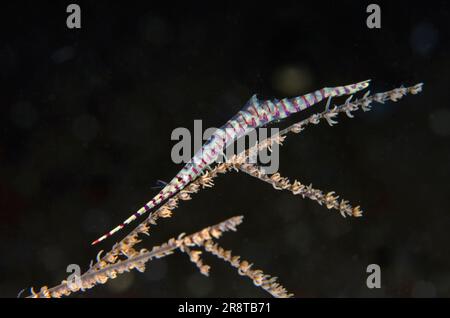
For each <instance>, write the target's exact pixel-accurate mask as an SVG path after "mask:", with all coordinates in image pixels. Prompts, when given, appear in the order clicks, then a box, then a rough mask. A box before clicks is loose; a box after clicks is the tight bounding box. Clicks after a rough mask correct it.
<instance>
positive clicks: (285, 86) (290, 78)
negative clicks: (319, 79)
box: [273, 66, 312, 96]
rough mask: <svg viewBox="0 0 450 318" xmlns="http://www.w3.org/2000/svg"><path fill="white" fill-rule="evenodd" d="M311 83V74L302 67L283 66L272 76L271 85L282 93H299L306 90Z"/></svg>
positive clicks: (289, 94) (290, 94)
mask: <svg viewBox="0 0 450 318" xmlns="http://www.w3.org/2000/svg"><path fill="white" fill-rule="evenodd" d="M311 84H312V75H311V73H310V72H309V71H308V70H307V69H306V68H304V67H299V66H283V67H281V68H279V69H277V70H276V71H275V73H274V76H273V86H274V87H275V88H276V89H277V90H279V91H280V92H281V93H282V94H283V95H288V96H294V95H299V94H300V93H304V92H305V91H307V90H308V88H309V87H310V86H311Z"/></svg>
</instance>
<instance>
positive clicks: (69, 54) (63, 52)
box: [51, 46, 75, 64]
mask: <svg viewBox="0 0 450 318" xmlns="http://www.w3.org/2000/svg"><path fill="white" fill-rule="evenodd" d="M74 56H75V50H74V49H73V47H71V46H65V47H63V48H60V49H59V50H56V51H55V52H54V53H53V54H52V57H51V58H52V60H53V62H55V63H56V64H61V63H64V62H66V61H69V60H71V59H73V57H74Z"/></svg>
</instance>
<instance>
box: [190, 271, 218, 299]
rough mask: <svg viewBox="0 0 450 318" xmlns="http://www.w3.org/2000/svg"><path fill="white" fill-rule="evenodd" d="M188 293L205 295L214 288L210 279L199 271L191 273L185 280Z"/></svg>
mask: <svg viewBox="0 0 450 318" xmlns="http://www.w3.org/2000/svg"><path fill="white" fill-rule="evenodd" d="M186 285H187V288H188V290H189V291H188V292H189V294H191V295H193V296H194V297H206V296H207V295H208V294H209V293H210V292H211V291H212V290H213V288H214V286H213V283H212V280H211V279H208V277H206V276H203V275H201V274H199V273H195V274H192V275H191V276H189V277H188V279H187V280H186Z"/></svg>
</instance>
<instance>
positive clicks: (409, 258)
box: [0, 1, 450, 297]
mask: <svg viewBox="0 0 450 318" xmlns="http://www.w3.org/2000/svg"><path fill="white" fill-rule="evenodd" d="M68 3H69V2H67V3H65V2H58V3H57V4H56V3H53V2H50V1H39V4H38V3H37V2H34V1H30V2H25V1H16V2H14V4H2V5H1V12H2V18H1V36H0V80H1V82H2V85H1V90H0V91H1V101H0V103H1V106H0V123H1V133H0V214H1V222H0V235H1V242H2V244H1V245H0V246H1V248H0V253H1V260H0V273H1V274H2V275H1V278H0V295H1V296H3V297H15V296H16V294H17V293H18V292H19V291H20V290H21V289H22V288H26V287H29V286H36V287H40V286H42V285H49V286H50V285H54V284H56V283H58V282H59V281H61V280H62V279H64V277H65V276H66V273H65V268H66V266H67V265H68V264H80V265H81V266H82V268H86V266H87V265H88V264H89V261H90V260H91V259H93V258H94V257H95V255H96V254H97V252H98V251H99V250H100V249H107V248H108V247H109V246H110V245H111V244H112V243H113V242H115V240H117V239H119V237H121V235H123V234H124V233H121V235H119V236H117V237H115V238H112V239H110V240H108V241H107V242H105V243H104V244H103V245H101V246H100V247H99V248H93V247H90V242H91V241H92V240H93V239H95V238H97V237H98V236H100V235H101V234H103V233H104V232H106V231H107V230H110V229H111V227H112V226H115V225H116V224H117V223H119V222H121V221H122V220H123V219H124V218H126V217H128V216H129V215H130V214H131V213H132V212H134V211H135V210H136V209H137V208H138V207H140V206H141V205H142V204H143V203H145V202H147V201H148V200H149V199H151V197H152V195H154V194H155V193H156V192H155V190H153V189H152V186H153V184H154V182H155V180H157V179H162V180H167V181H168V180H170V179H171V178H172V177H173V176H174V175H175V174H176V172H177V171H178V170H179V169H180V168H181V166H180V165H176V164H174V163H173V162H172V160H171V157H170V153H171V148H172V146H173V145H174V144H175V143H174V141H171V140H170V134H171V132H172V130H173V129H174V128H176V127H187V128H190V129H192V128H193V121H194V119H202V120H203V125H204V127H205V128H206V127H209V126H216V127H218V126H220V125H222V124H223V123H224V122H225V121H226V120H227V119H229V118H230V117H231V116H233V115H234V114H235V113H236V112H237V111H238V110H239V109H240V108H241V107H242V105H243V104H244V103H245V101H246V100H247V99H248V98H249V97H250V96H251V95H252V94H254V93H258V94H259V95H260V96H262V97H265V98H275V97H276V98H282V97H286V96H295V95H299V94H301V93H306V92H309V91H311V90H314V89H319V88H321V87H324V86H336V85H343V84H350V83H353V82H357V81H361V80H365V79H368V78H371V79H372V83H373V84H372V88H371V89H372V91H383V90H388V89H392V88H394V87H398V86H400V85H402V84H404V85H412V84H415V83H417V82H424V83H425V86H424V92H423V93H422V94H420V95H417V96H408V97H406V98H404V99H403V100H401V101H400V102H398V103H389V104H386V105H377V106H376V107H375V108H374V110H373V111H372V112H368V113H361V112H358V113H357V114H356V118H355V119H352V120H350V119H347V118H345V117H343V116H342V117H340V124H339V125H337V126H335V127H332V128H331V127H329V126H327V125H326V124H320V125H318V126H315V127H310V128H308V129H307V130H305V131H304V133H302V134H301V135H294V136H290V137H289V138H288V139H287V141H286V143H285V146H283V147H282V148H281V159H280V160H281V167H280V173H281V174H282V175H284V176H288V177H290V178H292V179H294V178H296V179H299V180H300V181H302V182H303V183H307V184H309V183H312V184H313V185H314V186H315V187H317V188H320V189H323V190H324V191H330V190H334V191H336V193H338V194H339V195H341V196H342V197H343V198H345V199H347V200H349V201H350V202H351V203H352V204H360V205H361V206H362V208H363V209H364V211H365V216H364V218H360V219H349V218H347V219H343V218H342V217H340V216H339V214H338V213H336V212H334V211H330V210H327V209H326V208H325V207H321V206H319V205H317V204H315V203H314V202H312V201H309V200H302V199H301V198H299V197H294V196H292V195H290V194H288V193H283V192H280V191H275V190H274V189H272V188H271V187H270V186H269V185H267V184H264V183H262V182H260V181H258V180H256V179H253V178H251V177H249V176H246V175H244V174H238V173H230V174H228V175H226V176H223V177H220V178H219V179H217V180H216V186H215V187H214V188H212V189H208V190H204V191H201V192H200V194H198V195H196V196H195V198H194V200H192V201H188V202H183V203H182V204H181V206H180V208H179V209H177V210H176V211H175V212H176V213H175V216H174V217H173V218H172V219H169V220H164V221H161V222H160V225H159V226H158V227H157V228H155V230H154V232H153V235H152V236H151V237H150V238H149V239H147V240H146V241H145V242H143V243H141V244H142V246H143V247H148V248H150V247H151V246H153V245H155V244H159V243H161V242H163V241H165V240H167V239H169V238H170V237H173V236H176V235H178V234H179V233H181V232H187V233H190V232H192V231H195V230H198V229H201V228H203V227H205V226H207V225H210V224H215V223H217V222H219V221H222V220H224V219H226V218H227V217H230V216H233V215H238V214H243V215H245V222H244V224H243V225H242V226H241V227H240V230H239V231H238V232H236V233H230V234H227V235H226V236H224V237H223V240H221V243H222V245H223V246H224V247H227V248H231V249H232V250H233V251H234V252H235V253H236V254H238V255H242V257H243V258H245V259H248V260H251V261H252V262H254V263H255V264H256V266H257V267H259V268H261V269H263V270H265V271H266V272H267V273H270V274H273V275H276V276H278V277H280V281H281V282H282V283H283V284H284V285H285V286H286V287H287V288H288V289H289V290H290V291H292V292H293V293H295V295H297V296H301V297H316V296H329V297H361V296H364V297H377V296H388V297H398V296H402V297H414V296H422V297H423V296H425V297H433V296H446V297H448V296H450V254H449V249H448V243H449V240H450V234H449V228H450V213H449V208H448V206H449V203H450V202H449V190H450V187H449V177H450V164H449V160H450V148H449V143H450V108H449V89H448V85H449V69H450V59H449V41H448V40H449V30H450V28H449V23H448V20H449V19H450V15H449V4H448V3H447V2H446V1H432V2H423V4H413V3H412V2H407V1H395V4H393V3H384V2H383V3H382V2H377V3H379V4H380V6H381V29H368V28H367V26H366V18H367V16H368V14H367V13H366V7H367V5H368V3H369V2H367V3H365V2H359V1H355V2H342V3H340V4H338V3H335V2H323V1H311V2H309V3H306V2H303V1H302V2H300V1H284V2H279V1H277V2H273V3H271V4H262V3H261V2H256V1H255V2H247V3H246V4H245V5H242V4H239V5H238V4H232V3H225V2H224V3H222V2H218V3H217V2H215V4H214V5H211V4H207V3H203V4H201V5H200V4H199V5H195V6H194V5H189V4H181V3H180V4H171V5H170V6H169V5H168V6H167V7H160V6H152V5H151V4H149V2H148V3H147V2H146V3H145V4H144V2H143V3H138V2H134V3H129V2H126V3H125V2H120V3H114V4H113V3H110V2H104V1H95V3H94V4H93V3H92V2H87V1H86V2H84V1H77V3H78V4H80V6H81V10H82V22H81V23H82V28H81V30H69V29H68V28H67V27H66V24H65V22H66V17H67V13H66V12H65V11H66V6H67V4H68ZM339 101H341V102H342V99H340V100H339ZM336 102H338V101H336ZM322 107H323V106H322V105H320V106H317V108H316V110H321V109H322ZM307 114H311V112H307ZM305 116H306V113H304V114H297V115H295V118H294V119H293V120H295V119H297V120H299V119H302V118H305ZM286 124H287V122H285V123H280V125H281V126H282V127H283V126H285V125H286ZM205 261H206V262H207V263H209V264H210V265H211V266H212V271H211V275H210V277H209V278H206V277H203V276H201V275H200V274H199V273H198V271H197V269H196V268H195V267H194V265H193V264H192V263H190V262H189V260H188V259H187V258H186V257H185V256H184V255H174V256H170V257H167V258H165V259H162V260H158V261H155V262H152V263H151V264H150V265H149V268H148V271H147V272H146V273H144V274H141V273H137V272H136V273H132V274H127V275H123V277H121V278H119V279H117V280H114V281H112V282H111V283H109V284H107V285H105V286H100V287H97V288H94V289H93V290H91V291H89V292H87V293H85V294H80V295H78V296H82V297H84V296H89V297H117V296H124V297H134V296H140V297H155V296H158V297H165V296H180V297H187V296H210V297H215V296H224V297H227V296H230V297H231V296H236V297H241V296H246V297H252V296H266V294H265V293H264V291H262V290H260V289H258V288H256V287H255V286H253V284H252V283H251V281H249V280H247V279H245V278H243V277H241V276H238V275H237V274H236V273H235V272H234V271H233V270H232V269H231V268H230V267H228V266H227V265H226V264H224V263H222V262H220V261H218V260H216V259H214V258H213V257H208V256H205ZM369 264H378V265H380V267H381V271H382V288H381V289H378V290H376V289H375V290H371V289H368V288H367V287H366V277H367V273H366V267H367V266H368V265H369Z"/></svg>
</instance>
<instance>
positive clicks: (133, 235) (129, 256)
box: [31, 83, 422, 297]
mask: <svg viewBox="0 0 450 318" xmlns="http://www.w3.org/2000/svg"><path fill="white" fill-rule="evenodd" d="M421 90H422V84H421V83H420V84H416V85H414V86H411V87H406V88H405V87H400V88H396V89H394V90H391V91H388V92H384V93H377V94H374V95H369V92H367V93H366V94H365V95H364V96H363V97H362V98H360V99H357V100H354V101H353V102H352V101H351V97H350V98H348V99H347V101H346V102H345V103H344V104H343V105H341V106H334V107H333V108H328V107H327V108H326V109H325V110H324V111H323V112H321V113H316V114H313V115H311V116H310V117H308V118H306V119H304V120H302V121H300V122H297V123H294V124H293V125H290V126H289V127H287V128H286V129H283V130H281V131H280V132H279V133H277V134H276V135H274V136H271V137H268V138H267V139H265V140H263V141H261V142H259V143H258V144H257V145H255V146H254V147H251V148H250V149H248V150H246V151H244V152H242V153H241V154H239V155H237V156H233V157H232V158H230V159H229V160H227V161H226V162H224V163H218V164H216V165H215V166H214V167H212V168H211V169H210V170H208V171H206V172H205V173H204V174H203V175H201V176H200V177H198V178H197V179H196V180H194V181H193V182H191V183H190V184H189V185H188V186H186V187H185V188H184V189H183V190H182V191H180V192H178V193H177V194H176V195H174V196H173V197H172V198H171V199H169V200H168V201H166V202H165V203H164V204H162V205H161V206H160V207H159V208H158V209H157V210H156V211H154V212H152V213H151V214H150V215H149V216H148V217H147V218H146V219H145V220H144V221H143V222H142V223H141V224H140V225H138V226H137V227H136V228H134V229H133V230H132V231H131V232H130V233H129V234H128V235H127V236H126V237H125V238H123V239H122V240H121V241H120V242H118V243H116V244H115V245H114V246H113V247H112V249H111V250H110V251H109V252H107V253H106V254H105V255H104V256H101V252H100V253H99V255H98V256H97V262H96V263H95V264H91V266H90V268H89V270H88V271H87V272H86V273H84V274H83V275H81V277H80V279H79V280H78V283H74V284H72V283H71V282H68V281H63V282H62V283H61V284H60V285H58V286H56V287H53V288H50V289H49V288H47V287H45V286H44V287H42V288H41V290H40V291H39V292H37V293H36V292H34V291H33V290H31V293H32V297H61V296H62V295H66V296H67V295H70V294H71V293H72V292H76V291H79V290H84V289H89V288H92V287H94V286H95V285H97V284H103V283H106V282H107V281H108V280H109V279H113V278H115V277H116V276H117V275H119V274H121V273H124V272H127V271H130V270H132V269H137V270H139V271H143V270H145V263H146V262H148V261H150V260H152V259H154V258H159V257H164V256H167V255H170V254H172V253H173V252H174V251H175V250H180V251H182V252H184V253H186V254H187V255H188V256H189V258H190V260H191V262H193V263H194V264H195V265H196V266H197V268H198V269H199V270H200V272H201V273H202V274H204V275H208V274H209V269H210V267H209V266H208V265H206V264H204V262H203V260H202V259H201V258H200V255H201V251H199V250H194V249H192V247H202V248H203V249H204V251H206V252H209V253H211V254H213V255H215V256H217V257H219V258H221V259H223V260H225V261H226V262H228V263H230V264H231V266H233V267H235V268H236V269H238V272H239V274H241V275H245V276H248V277H249V278H250V279H252V280H253V282H254V283H255V285H257V286H260V287H262V288H263V289H264V290H266V291H267V292H269V293H270V294H271V295H272V296H274V297H290V296H292V295H291V294H289V293H288V292H287V291H286V290H285V289H284V288H283V287H282V286H281V285H279V284H278V283H277V282H276V278H272V277H270V276H268V275H265V274H264V273H263V272H262V271H260V270H253V269H251V268H252V265H250V264H249V263H248V262H247V261H240V258H239V257H238V256H232V255H231V252H230V251H227V250H224V249H223V248H221V247H220V246H218V245H217V243H215V242H214V239H217V238H219V237H220V235H221V234H222V233H223V232H226V231H229V230H235V227H236V226H237V225H239V224H240V223H241V222H242V217H235V218H231V219H229V220H226V221H224V222H222V223H219V224H218V225H215V226H211V227H208V228H206V229H204V230H202V231H200V232H197V233H194V234H192V235H188V236H185V235H180V236H179V237H178V238H177V239H171V240H169V241H168V242H166V243H164V244H162V245H160V246H155V247H153V248H152V250H151V251H147V250H146V249H140V250H139V251H138V250H136V249H135V245H136V244H137V243H139V242H141V240H140V239H139V236H140V235H141V234H145V235H149V232H150V228H151V227H152V226H154V225H156V223H157V221H158V220H159V219H162V218H169V217H171V216H172V214H173V211H174V210H175V209H176V208H177V207H178V204H179V202H180V200H181V201H186V200H190V199H191V198H192V195H193V194H195V193H197V192H198V191H200V189H204V188H210V187H212V186H213V185H214V183H213V179H214V178H216V177H217V176H218V175H220V174H225V173H227V172H229V171H231V170H234V171H242V172H245V173H247V174H249V175H251V176H253V177H256V178H258V179H259V180H262V181H264V182H266V183H269V184H271V185H272V186H273V187H274V188H275V189H277V190H287V191H290V192H292V193H293V194H294V195H301V196H302V197H303V198H308V199H311V200H313V201H316V202H317V203H319V204H320V205H324V206H326V207H327V208H328V209H334V210H337V211H339V212H340V214H341V215H342V216H343V217H346V216H353V217H360V216H362V211H361V209H360V207H359V206H356V207H353V206H351V205H350V204H349V203H348V201H347V200H344V199H341V200H338V196H336V195H335V192H333V191H330V192H327V193H325V192H322V191H321V190H318V189H314V188H313V187H312V185H309V186H307V185H304V184H302V183H300V182H299V181H297V180H295V181H294V182H290V181H289V179H288V178H285V177H282V176H281V175H280V174H279V173H275V174H272V175H268V174H266V173H265V172H264V169H262V168H261V167H259V166H257V165H254V164H252V163H250V162H249V160H248V159H249V158H251V156H254V155H255V153H257V152H259V151H261V150H263V149H266V148H268V149H270V148H271V147H272V146H273V145H274V143H277V144H280V145H281V144H282V143H283V142H284V140H285V138H286V137H287V135H288V133H291V132H292V133H300V132H301V131H303V130H304V129H305V128H306V127H307V126H309V125H311V124H314V125H316V124H318V123H319V122H320V121H322V120H325V121H326V122H327V123H328V124H329V125H330V126H333V125H335V124H336V123H337V121H336V120H335V119H336V117H337V115H338V114H339V113H345V114H346V115H347V116H348V117H349V118H353V117H354V116H353V112H355V111H356V110H358V109H362V110H363V111H369V110H371V106H372V103H373V102H377V103H385V102H386V101H392V102H397V101H398V100H399V99H401V98H402V97H403V96H405V95H407V94H413V95H414V94H417V93H419V92H420V91H421Z"/></svg>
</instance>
